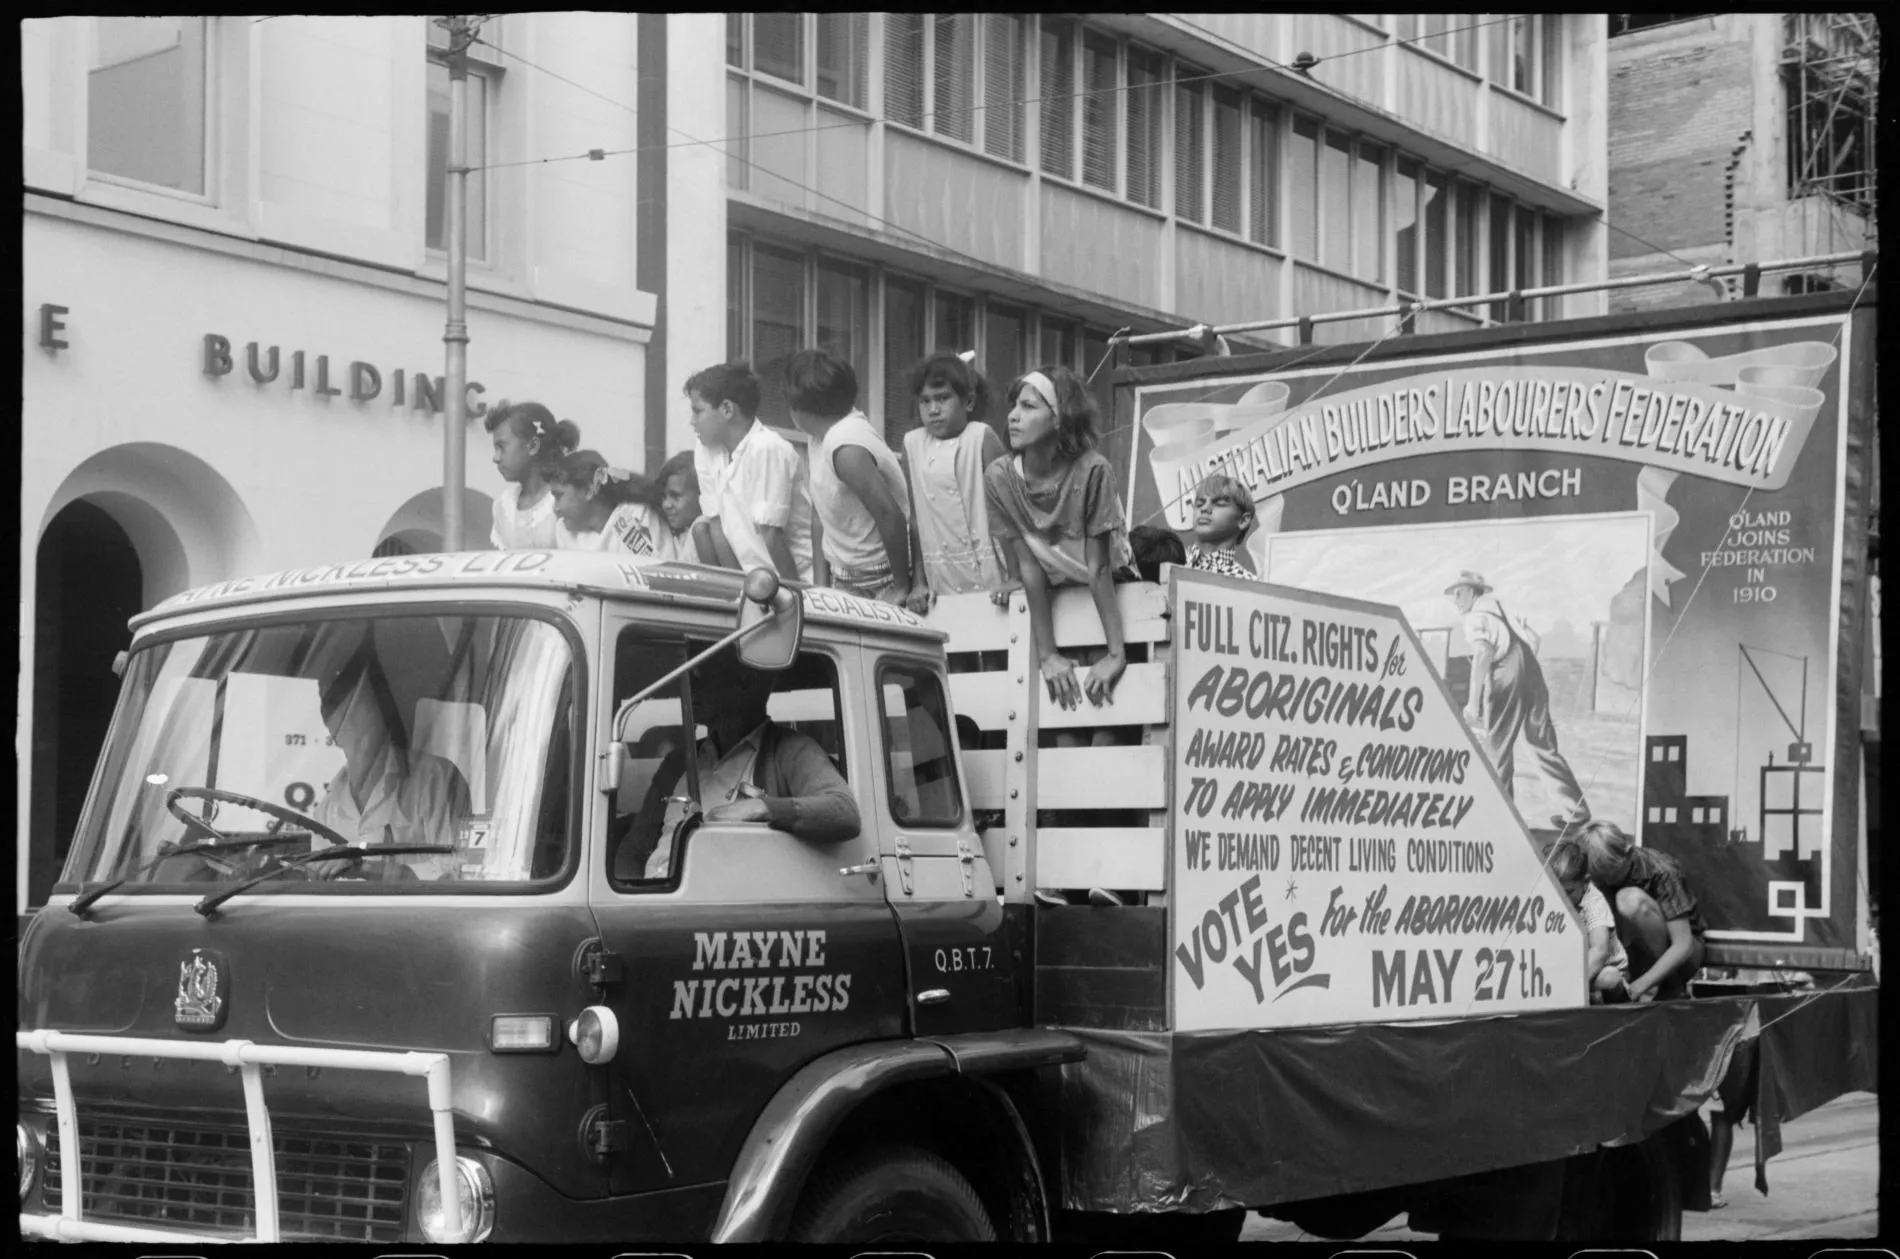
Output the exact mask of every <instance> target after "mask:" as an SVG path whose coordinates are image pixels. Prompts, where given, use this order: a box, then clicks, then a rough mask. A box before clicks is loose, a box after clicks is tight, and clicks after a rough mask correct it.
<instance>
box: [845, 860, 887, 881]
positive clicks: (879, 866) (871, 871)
mask: <svg viewBox="0 0 1900 1259" xmlns="http://www.w3.org/2000/svg"><path fill="white" fill-rule="evenodd" d="M883 870H884V865H883V863H882V862H878V861H867V862H865V863H864V864H863V865H861V866H839V867H838V873H839V874H841V875H843V876H844V877H846V878H849V877H851V876H852V875H854V874H868V875H870V876H871V877H872V878H874V879H875V878H876V877H877V876H878V875H879V874H881V873H883Z"/></svg>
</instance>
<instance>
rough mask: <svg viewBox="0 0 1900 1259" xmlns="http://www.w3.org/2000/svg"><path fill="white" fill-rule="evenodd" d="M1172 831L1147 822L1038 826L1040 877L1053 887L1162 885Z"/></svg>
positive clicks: (1144, 888)
mask: <svg viewBox="0 0 1900 1259" xmlns="http://www.w3.org/2000/svg"><path fill="white" fill-rule="evenodd" d="M1167 834H1168V833H1167V831H1166V830H1164V829H1163V828H1161V827H1159V826H1144V827H1125V828H1124V827H1112V826H1103V827H1093V828H1089V827H1074V828H1071V827H1048V828H1046V829H1042V830H1039V831H1037V832H1036V882H1037V883H1038V884H1040V885H1041V886H1043V887H1050V888H1085V887H1105V888H1111V889H1114V888H1133V889H1136V890H1139V891H1148V892H1153V891H1159V890H1160V889H1161V888H1162V886H1163V885H1164V882H1165V879H1164V872H1165V869H1166V866H1167V861H1166V857H1167V852H1168V846H1167Z"/></svg>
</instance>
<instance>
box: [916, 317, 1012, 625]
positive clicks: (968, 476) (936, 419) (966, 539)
mask: <svg viewBox="0 0 1900 1259" xmlns="http://www.w3.org/2000/svg"><path fill="white" fill-rule="evenodd" d="M966 356H967V357H966ZM974 357H975V355H974V354H971V353H970V352H969V351H965V352H964V354H937V355H933V356H932V357H930V358H927V359H925V360H924V361H923V362H921V363H919V364H918V365H917V366H916V367H914V368H912V369H911V373H910V393H911V397H912V398H913V399H915V401H916V405H917V418H918V420H919V422H920V425H919V427H917V428H913V429H912V430H910V431H909V432H908V433H905V434H904V463H905V465H906V466H907V467H908V468H909V470H910V519H911V540H912V546H913V551H912V553H913V554H914V555H916V557H917V566H916V571H915V572H913V573H912V575H911V578H912V579H911V588H910V610H911V611H913V612H915V613H917V614H918V615H920V616H921V615H924V614H926V613H928V612H929V611H930V606H931V604H932V603H933V602H934V601H935V600H936V597H937V596H938V595H940V594H969V593H972V592H974V591H978V590H995V589H996V588H997V587H999V586H1001V585H1002V584H1003V568H1002V564H1001V562H1000V561H999V560H998V559H997V555H996V545H995V543H994V542H992V541H991V539H990V508H989V501H988V499H987V497H986V496H985V494H984V492H983V470H984V469H985V468H987V467H989V466H990V464H992V463H994V462H995V461H996V460H998V459H1000V458H1002V456H1003V454H1004V451H1003V439H1002V438H1000V437H998V436H997V435H996V430H995V429H993V428H991V427H990V425H989V424H988V422H987V421H988V418H989V408H990V387H989V382H988V381H986V380H984V379H983V376H982V373H980V372H978V371H977V370H976V369H975V368H974V367H973V366H971V364H970V359H972V358H974ZM972 421H974V422H972Z"/></svg>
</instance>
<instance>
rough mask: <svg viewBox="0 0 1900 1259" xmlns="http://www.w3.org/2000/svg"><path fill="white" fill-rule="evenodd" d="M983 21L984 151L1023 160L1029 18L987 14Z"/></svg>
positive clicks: (1012, 14)
mask: <svg viewBox="0 0 1900 1259" xmlns="http://www.w3.org/2000/svg"><path fill="white" fill-rule="evenodd" d="M982 20H983V107H984V108H983V151H984V152H986V153H988V154H989V155H990V156H991V157H1000V158H1003V159H1005V160H1007V161H1011V162H1020V161H1022V160H1023V111H1024V108H1025V107H1024V105H1023V96H1024V94H1025V93H1026V91H1027V90H1028V80H1027V78H1026V77H1025V74H1026V65H1027V62H1026V58H1025V55H1024V51H1023V50H1024V48H1025V47H1026V46H1027V44H1028V39H1029V19H1028V18H1026V17H1024V16H1023V15H1022V14H1020V13H985V14H984V15H983V19H982Z"/></svg>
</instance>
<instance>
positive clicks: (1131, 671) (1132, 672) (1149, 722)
mask: <svg viewBox="0 0 1900 1259" xmlns="http://www.w3.org/2000/svg"><path fill="white" fill-rule="evenodd" d="M1087 674H1088V670H1086V669H1083V668H1081V667H1080V666H1078V667H1077V668H1076V670H1075V681H1076V685H1077V686H1078V687H1080V686H1081V684H1082V680H1083V678H1084V677H1086V676H1087ZM1036 717H1037V721H1038V724H1040V725H1041V727H1042V728H1043V729H1044V730H1073V729H1076V728H1077V727H1082V726H1135V725H1141V726H1155V725H1161V724H1163V723H1165V722H1166V721H1167V720H1168V668H1167V666H1166V665H1165V664H1152V663H1150V664H1131V665H1129V666H1128V668H1127V670H1126V671H1125V672H1124V673H1123V674H1122V676H1121V680H1120V681H1118V682H1116V683H1115V693H1114V695H1113V696H1112V697H1111V698H1110V700H1109V702H1108V703H1106V704H1104V705H1102V706H1101V707H1099V708H1098V707H1096V706H1095V705H1093V704H1091V703H1089V702H1088V700H1087V699H1083V700H1082V701H1081V702H1080V703H1078V704H1077V705H1076V706H1075V707H1074V708H1069V709H1065V708H1062V707H1061V706H1060V705H1058V704H1056V703H1055V701H1053V700H1051V699H1050V698H1049V696H1048V693H1047V691H1045V692H1044V693H1043V696H1042V702H1041V704H1040V706H1039V707H1038V708H1037V711H1036Z"/></svg>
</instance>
